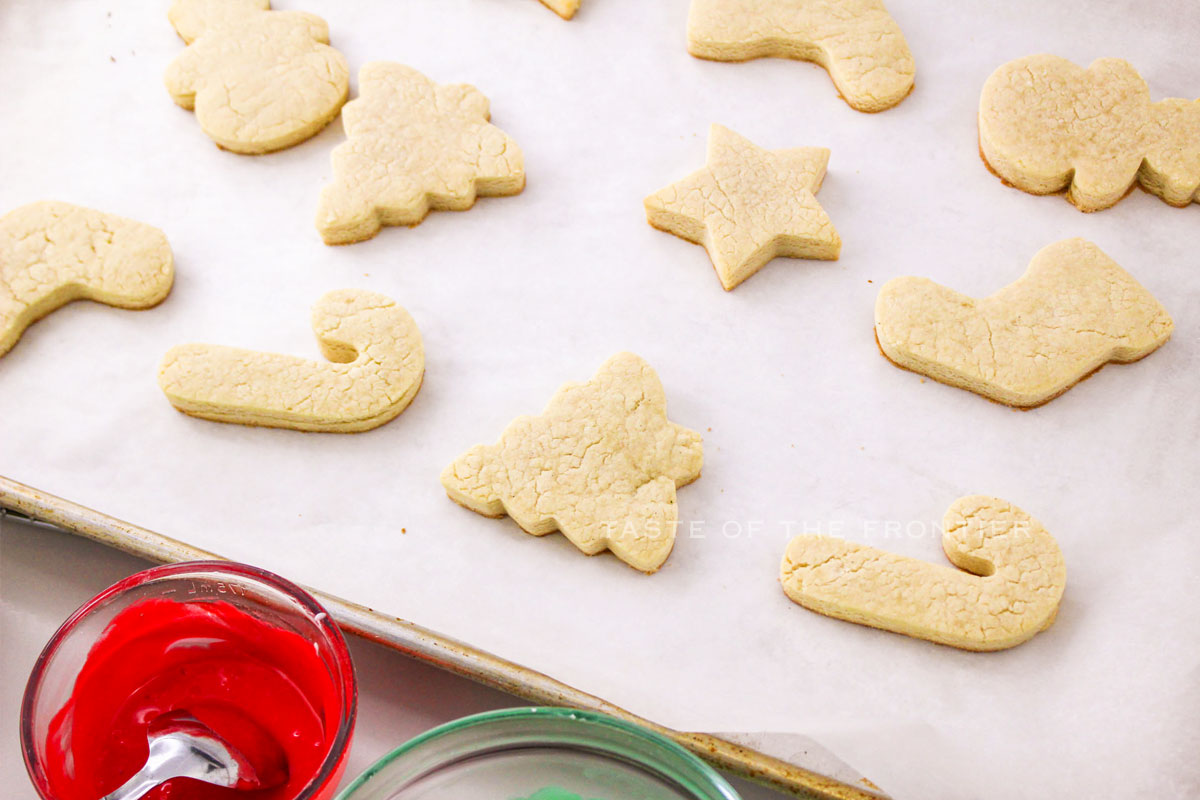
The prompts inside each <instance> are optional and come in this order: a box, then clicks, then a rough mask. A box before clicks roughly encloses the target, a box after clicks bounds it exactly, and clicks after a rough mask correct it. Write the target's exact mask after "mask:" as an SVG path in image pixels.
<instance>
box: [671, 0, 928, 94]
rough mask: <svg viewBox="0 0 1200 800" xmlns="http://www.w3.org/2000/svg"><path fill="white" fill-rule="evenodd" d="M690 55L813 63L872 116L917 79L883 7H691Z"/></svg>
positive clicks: (728, 3) (798, 3) (723, 1)
mask: <svg viewBox="0 0 1200 800" xmlns="http://www.w3.org/2000/svg"><path fill="white" fill-rule="evenodd" d="M688 52H689V53H691V54H692V55H694V56H696V57H697V58H707V59H711V60H713V61H749V60H750V59H753V58H764V57H772V56H774V57H779V58H794V59H798V60H800V61H814V62H816V63H817V64H819V65H821V66H822V67H824V68H825V70H826V71H827V72H828V73H829V77H831V78H832V79H833V84H834V86H836V87H837V90H838V92H840V93H841V95H842V97H843V98H844V99H845V101H846V102H847V103H849V104H850V107H851V108H854V109H856V110H858V111H867V112H875V111H883V110H885V109H888V108H891V107H892V106H894V105H896V104H897V103H899V102H900V101H901V100H903V99H904V98H905V97H907V96H908V93H909V92H911V91H912V88H913V81H914V76H915V75H916V66H915V65H914V64H913V57H912V53H910V52H909V50H908V43H907V42H905V41H904V34H903V33H901V32H900V26H899V25H897V24H896V21H895V20H894V19H892V17H891V15H890V14H888V12H887V9H886V8H884V6H883V3H881V2H879V0H692V7H691V11H690V12H689V14H688Z"/></svg>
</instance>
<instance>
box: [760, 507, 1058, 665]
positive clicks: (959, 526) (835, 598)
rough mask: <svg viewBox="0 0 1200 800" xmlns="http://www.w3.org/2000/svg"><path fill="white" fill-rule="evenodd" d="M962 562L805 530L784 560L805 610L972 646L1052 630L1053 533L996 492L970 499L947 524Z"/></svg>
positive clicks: (792, 593) (949, 542)
mask: <svg viewBox="0 0 1200 800" xmlns="http://www.w3.org/2000/svg"><path fill="white" fill-rule="evenodd" d="M942 549H943V550H945V551H946V557H947V558H949V559H950V562H951V563H952V564H954V566H955V567H958V569H951V568H949V567H943V566H938V565H936V564H930V563H928V562H926V561H920V560H918V559H915V558H907V557H905V556H899V555H896V554H894V553H888V552H885V551H883V550H877V549H875V548H874V547H867V546H866V545H861V544H855V543H854V542H848V541H846V540H845V539H841V538H837V537H832V536H812V535H805V536H797V537H796V538H795V539H793V540H792V541H791V543H790V544H789V545H788V548H787V552H786V553H785V555H784V557H783V564H782V565H781V567H780V580H781V581H782V583H783V591H784V592H785V593H786V594H787V596H788V597H790V598H791V599H792V600H793V601H795V602H797V603H799V604H800V605H802V606H804V607H805V608H808V609H811V610H812V611H816V612H817V613H819V614H825V615H826V616H830V617H836V618H838V619H844V620H847V621H849V622H857V623H858V624H859V625H870V626H872V627H874V628H882V629H883V630H885V631H893V632H895V633H902V634H904V635H906V636H915V637H917V638H919V639H928V640H930V641H932V642H938V643H940V644H947V645H950V646H951V647H958V648H962V649H964V650H1003V649H1005V648H1008V647H1015V646H1016V645H1018V644H1021V643H1022V642H1025V641H1027V640H1029V639H1031V638H1032V637H1033V636H1035V635H1036V634H1038V633H1039V632H1041V631H1043V630H1045V629H1046V628H1048V627H1050V625H1051V623H1053V622H1054V617H1055V615H1056V614H1057V613H1058V603H1059V600H1060V599H1061V598H1062V594H1063V590H1064V589H1065V588H1066V585H1067V568H1066V566H1065V564H1064V563H1063V557H1062V552H1061V551H1060V550H1059V548H1058V544H1057V543H1056V542H1055V541H1054V538H1053V537H1052V536H1051V535H1050V534H1049V533H1047V532H1046V529H1045V528H1043V527H1042V525H1041V523H1039V522H1038V521H1037V520H1036V519H1034V518H1033V517H1031V516H1029V515H1028V514H1026V513H1025V512H1024V511H1022V510H1021V509H1019V508H1017V507H1016V506H1014V505H1012V504H1010V503H1007V502H1005V501H1003V500H1000V499H999V498H996V497H985V496H983V495H973V496H970V497H962V498H959V499H958V500H956V501H954V504H953V505H951V506H950V508H949V509H948V510H947V511H946V516H945V518H944V519H943V521H942Z"/></svg>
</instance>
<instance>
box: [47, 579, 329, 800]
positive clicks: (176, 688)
mask: <svg viewBox="0 0 1200 800" xmlns="http://www.w3.org/2000/svg"><path fill="white" fill-rule="evenodd" d="M180 709H182V710H186V711H187V712H189V713H191V714H192V715H193V716H194V717H196V718H197V719H199V720H200V721H201V722H203V723H204V724H205V725H207V726H208V727H209V728H211V729H212V730H213V731H215V732H216V733H218V734H220V735H221V736H222V737H224V738H225V739H226V740H227V741H229V742H230V743H231V744H234V745H235V746H238V747H242V746H245V747H247V748H248V749H250V750H251V751H254V750H255V749H256V748H255V746H254V745H253V743H254V742H255V740H256V735H257V736H258V738H259V741H261V734H262V732H265V733H266V734H267V735H269V737H270V738H271V739H273V740H274V741H275V742H277V743H278V744H279V746H280V747H281V748H282V750H283V752H284V754H285V755H286V757H287V770H288V779H287V782H286V783H285V784H283V785H282V786H277V787H276V788H274V789H267V790H263V791H260V792H254V793H252V794H247V793H246V792H241V791H236V790H233V789H222V788H220V787H217V786H212V785H210V784H205V783H201V782H198V781H192V780H187V779H176V780H173V781H168V782H167V783H165V784H163V785H162V786H159V787H158V788H156V789H154V790H153V791H151V792H150V793H149V794H148V795H146V798H147V800H233V798H240V799H241V800H249V798H254V800H291V799H292V798H294V797H295V796H296V795H297V794H299V792H300V790H301V789H302V788H303V787H304V786H305V785H306V784H307V783H308V782H309V781H310V780H311V779H312V778H313V776H314V775H315V774H316V773H317V771H318V770H319V769H320V767H321V763H322V761H323V760H324V759H325V756H326V753H327V752H328V750H329V747H330V743H331V740H332V739H333V738H334V735H335V732H336V731H337V727H338V722H339V717H340V715H341V712H342V707H341V700H340V695H339V692H338V686H337V684H336V683H335V681H334V678H333V677H332V676H331V675H330V672H329V670H328V668H327V667H326V666H325V663H324V662H323V661H322V659H321V657H320V656H319V655H318V654H317V650H316V646H315V645H313V644H312V643H311V642H309V641H307V640H305V639H304V638H303V637H302V636H300V635H299V634H297V633H295V632H293V631H289V630H285V629H283V628H279V627H276V626H274V625H271V624H268V623H266V622H264V621H262V620H260V619H258V618H256V617H254V616H251V615H250V614H248V613H246V612H245V611H242V610H240V609H238V608H235V607H234V606H232V605H230V604H229V603H226V602H223V601H215V602H176V601H172V600H160V599H147V600H141V601H139V602H137V603H134V604H133V605H131V606H130V607H129V608H126V609H125V610H123V611H122V612H121V613H119V614H118V615H117V616H116V617H114V618H113V620H112V622H111V623H109V625H108V627H107V628H106V629H105V630H104V632H103V633H102V634H101V635H100V637H99V638H98V639H97V640H96V643H95V644H94V645H93V646H92V649H91V651H90V652H89V653H88V656H87V660H86V661H85V663H84V665H83V667H82V669H81V670H80V671H79V675H78V677H77V678H76V680H75V686H74V689H73V690H72V693H71V697H70V699H69V700H68V701H67V703H66V704H65V705H64V706H63V708H62V709H60V710H59V712H58V713H57V714H56V715H55V716H54V719H53V720H52V721H51V723H50V728H49V732H48V734H47V741H46V771H47V777H48V778H49V781H50V787H51V789H52V790H53V792H54V795H55V797H56V798H58V800H96V798H98V797H102V796H103V795H105V794H107V793H108V792H111V791H113V790H114V789H116V788H118V787H119V786H120V785H121V784H123V783H124V782H125V781H126V780H128V779H129V778H130V777H131V776H132V775H133V774H134V773H135V772H137V771H138V770H139V769H140V768H141V767H142V765H143V764H144V763H145V761H146V756H147V752H148V745H147V741H146V734H147V731H148V729H149V727H150V725H151V724H152V723H153V722H154V720H155V718H156V717H158V716H159V715H160V714H163V713H166V712H169V711H175V710H180ZM247 719H248V720H249V721H247ZM254 726H257V727H254ZM260 729H261V730H260ZM245 755H246V756H247V757H248V758H249V759H250V760H251V762H252V763H255V759H256V758H259V759H261V758H262V753H261V751H260V752H257V753H256V752H247V753H245ZM343 763H344V762H343ZM256 766H258V764H256ZM334 782H335V781H331V788H330V793H332V783H334Z"/></svg>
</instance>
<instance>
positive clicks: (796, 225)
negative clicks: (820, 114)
mask: <svg viewBox="0 0 1200 800" xmlns="http://www.w3.org/2000/svg"><path fill="white" fill-rule="evenodd" d="M828 162H829V150H827V149H826V148H824V147H793V148H789V149H787V150H764V149H763V148H761V147H759V146H758V145H756V144H754V143H753V142H751V141H750V140H749V139H746V138H745V137H743V136H739V135H738V134H736V133H734V132H733V131H731V130H729V129H728V128H726V127H723V126H721V125H713V126H712V129H711V131H710V132H709V136H708V161H707V163H706V164H705V166H704V168H703V169H701V170H698V171H696V172H693V173H692V174H691V175H689V176H687V177H686V178H684V179H683V180H681V181H679V182H678V183H673V184H671V185H670V186H668V187H667V188H665V189H662V190H661V191H658V192H655V193H654V194H652V195H650V196H649V197H647V198H646V221H647V222H649V223H650V224H651V225H653V226H654V227H656V228H658V229H659V230H663V231H666V232H667V233H673V234H675V235H676V236H678V237H680V238H682V239H687V240H688V241H689V242H695V243H696V244H701V245H704V249H706V250H707V251H708V254H709V256H710V257H711V258H712V262H713V266H714V267H715V268H716V270H717V276H718V277H719V278H720V279H721V285H722V286H724V287H725V289H726V291H728V290H730V289H732V288H733V287H735V286H737V285H738V284H739V283H741V282H742V281H744V280H746V278H749V277H750V276H751V275H753V274H754V273H755V272H758V270H759V268H761V267H762V266H763V265H764V264H766V263H767V262H768V261H770V260H771V259H772V258H775V257H776V256H788V257H789V258H815V259H821V260H825V261H834V260H837V257H838V254H839V253H841V250H842V240H841V237H839V236H838V233H837V231H836V230H835V229H834V227H833V223H832V222H830V221H829V217H828V216H827V215H826V214H825V211H824V210H823V209H822V208H821V206H820V205H819V204H818V203H817V198H816V192H817V190H818V189H820V188H821V181H822V180H823V179H824V178H825V165H826V164H827V163H828Z"/></svg>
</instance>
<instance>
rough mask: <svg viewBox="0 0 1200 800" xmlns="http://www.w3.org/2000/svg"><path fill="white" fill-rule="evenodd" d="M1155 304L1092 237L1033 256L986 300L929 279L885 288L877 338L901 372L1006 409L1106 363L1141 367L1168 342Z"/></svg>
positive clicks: (1167, 327) (1168, 324) (1047, 394)
mask: <svg viewBox="0 0 1200 800" xmlns="http://www.w3.org/2000/svg"><path fill="white" fill-rule="evenodd" d="M1173 329H1174V323H1173V322H1172V321H1171V317H1170V315H1169V314H1167V311H1166V309H1164V308H1163V307H1162V306H1161V305H1160V304H1159V302H1158V301H1157V300H1155V299H1154V297H1153V296H1152V295H1151V294H1150V293H1149V292H1148V291H1146V289H1144V288H1143V287H1142V286H1141V284H1139V283H1138V282H1137V281H1135V280H1134V279H1133V277H1132V276H1130V275H1129V273H1127V272H1126V271H1125V270H1123V269H1121V268H1120V267H1119V266H1118V265H1117V264H1116V262H1114V261H1113V260H1112V259H1111V258H1109V257H1108V256H1107V255H1105V254H1104V252H1103V251H1102V250H1101V249H1100V248H1099V247H1097V246H1096V245H1094V244H1092V243H1091V242H1089V241H1087V240H1086V239H1064V240H1063V241H1061V242H1055V243H1054V244H1051V245H1047V246H1046V247H1043V248H1042V249H1041V250H1039V251H1038V252H1037V254H1036V255H1034V257H1033V260H1032V261H1030V262H1029V268H1028V269H1027V270H1026V271H1025V274H1024V275H1022V276H1021V278H1019V279H1018V280H1017V281H1016V282H1015V283H1012V284H1009V285H1008V286H1006V287H1004V288H1003V289H1001V290H1000V291H998V292H996V293H995V294H992V295H990V296H989V297H986V298H984V299H982V300H976V299H974V298H972V297H967V296H965V295H962V294H959V293H958V292H955V291H953V290H951V289H947V288H946V287H944V286H939V285H938V284H936V283H934V282H933V281H931V280H928V279H926V278H911V277H910V278H895V279H893V280H890V281H888V282H887V283H886V284H884V285H883V287H882V288H881V289H880V290H879V297H878V299H877V300H876V302H875V336H876V338H877V339H878V340H879V347H880V349H881V350H882V351H883V353H884V355H886V356H887V357H888V358H889V359H891V360H892V361H893V362H895V363H896V364H897V365H898V366H901V367H904V368H906V369H910V370H912V371H914V372H919V373H921V374H923V375H928V376H929V377H931V378H933V379H935V380H938V381H941V382H942V383H948V384H950V385H951V386H958V387H961V388H963V389H967V390H969V391H972V392H975V393H977V394H981V395H983V396H984V397H990V398H991V399H993V400H996V401H998V402H1001V403H1004V404H1006V405H1010V406H1019V407H1028V406H1036V405H1040V404H1042V403H1045V402H1047V401H1049V400H1052V399H1054V398H1055V397H1057V396H1058V395H1060V394H1062V393H1063V392H1065V391H1066V390H1067V389H1069V388H1071V386H1073V385H1074V384H1075V383H1077V382H1078V381H1079V380H1081V379H1082V378H1084V377H1086V376H1087V375H1089V374H1090V373H1092V372H1094V371H1095V370H1097V369H1099V368H1100V367H1102V366H1104V365H1105V364H1106V363H1108V362H1110V361H1115V362H1118V363H1124V362H1129V361H1137V360H1138V359H1139V358H1142V357H1143V356H1146V355H1148V354H1150V353H1151V352H1153V351H1154V350H1155V349H1156V348H1158V347H1159V346H1161V345H1162V344H1163V343H1164V342H1166V341H1167V339H1169V338H1170V336H1171V331H1172V330H1173Z"/></svg>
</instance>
